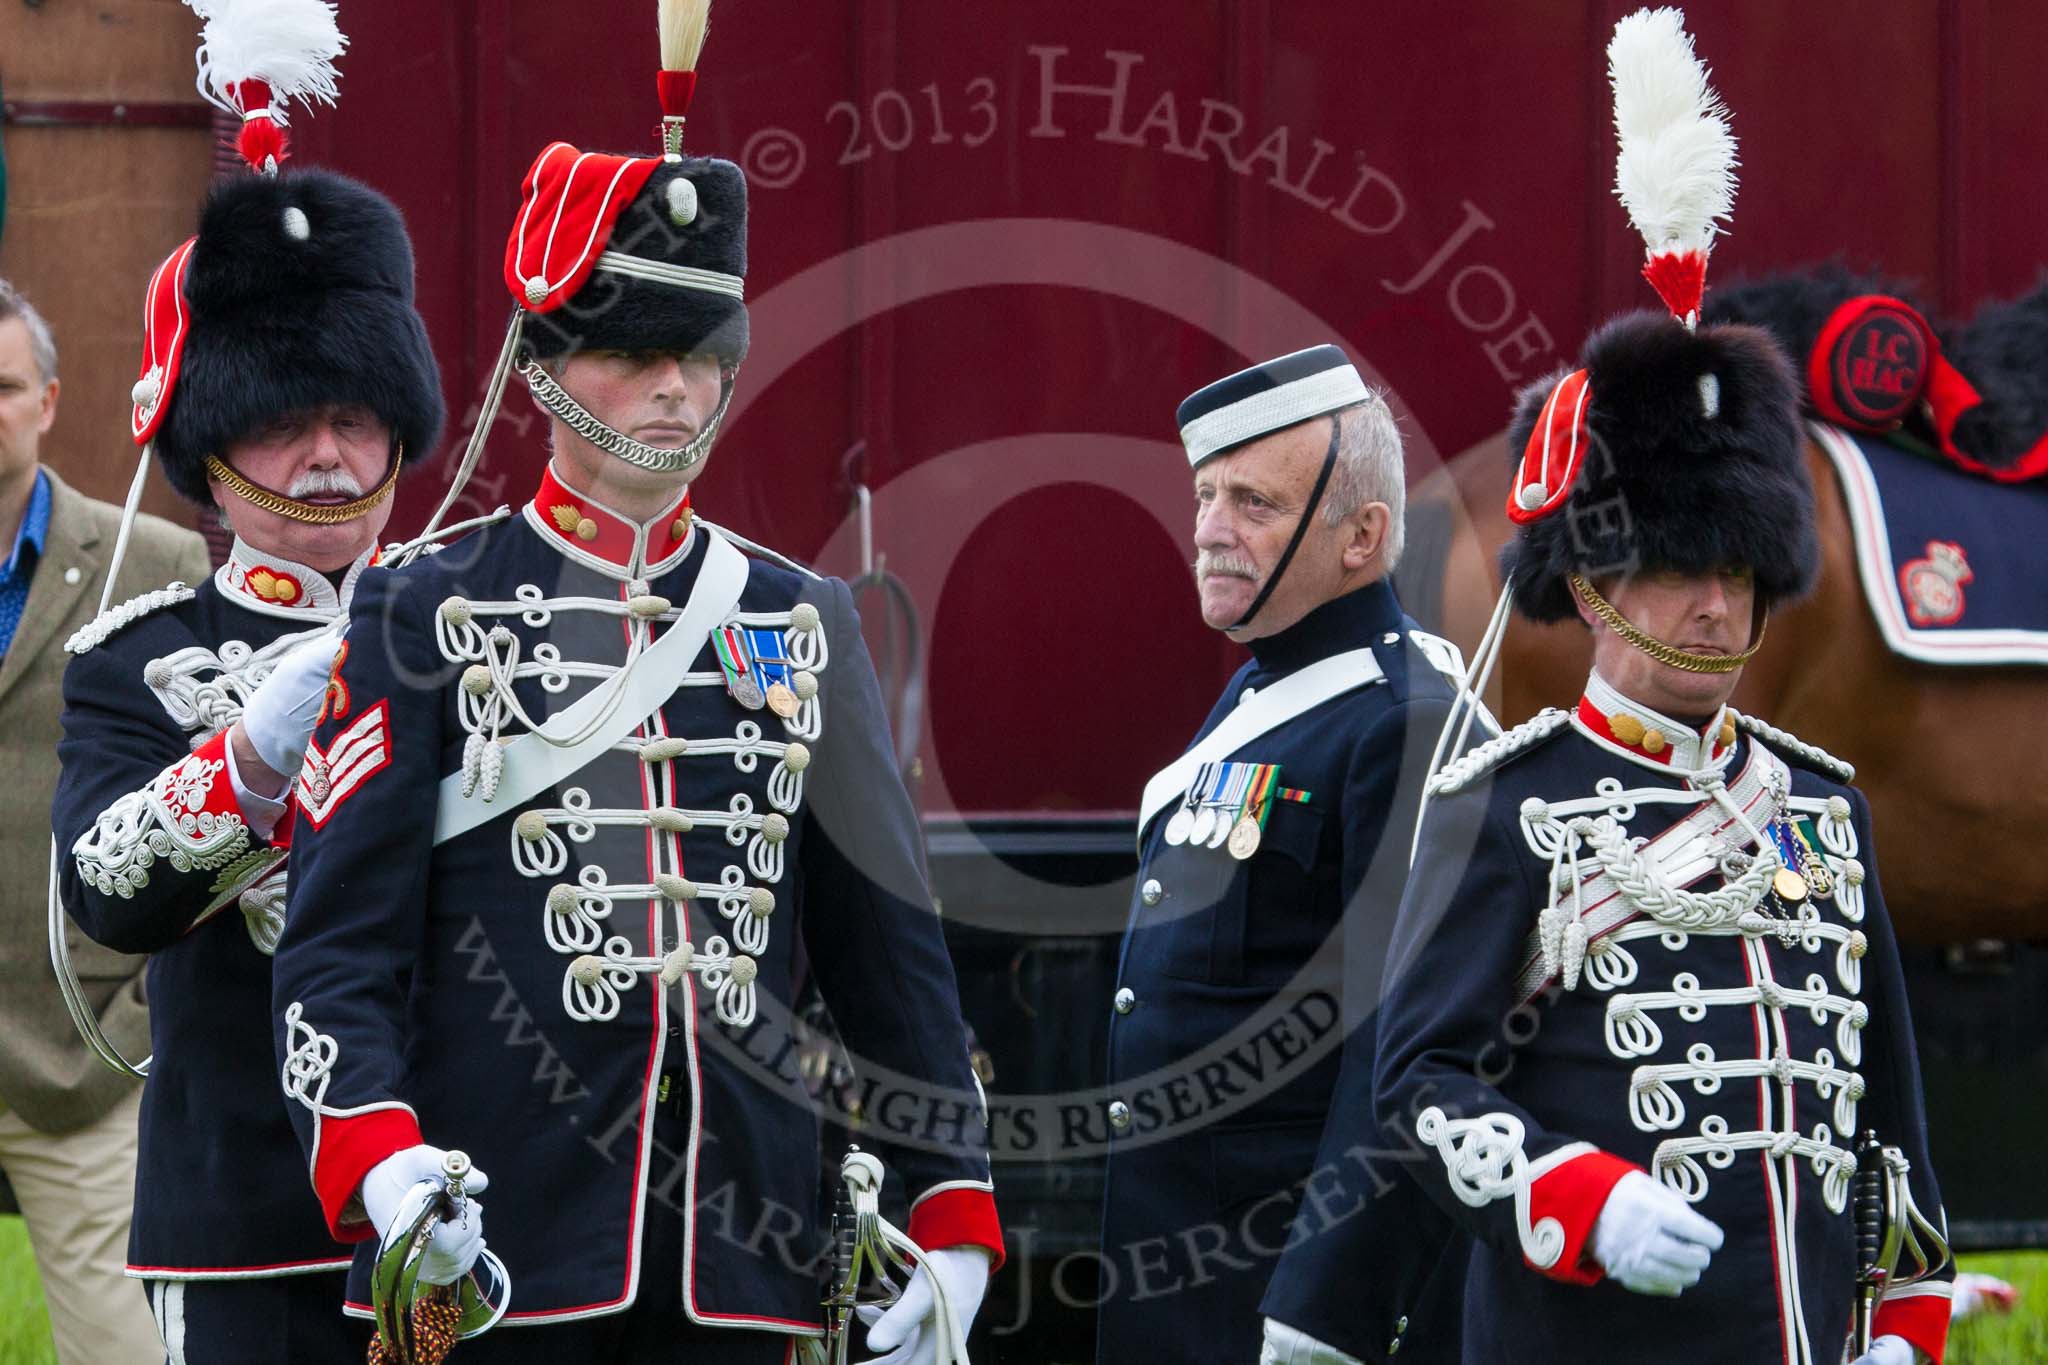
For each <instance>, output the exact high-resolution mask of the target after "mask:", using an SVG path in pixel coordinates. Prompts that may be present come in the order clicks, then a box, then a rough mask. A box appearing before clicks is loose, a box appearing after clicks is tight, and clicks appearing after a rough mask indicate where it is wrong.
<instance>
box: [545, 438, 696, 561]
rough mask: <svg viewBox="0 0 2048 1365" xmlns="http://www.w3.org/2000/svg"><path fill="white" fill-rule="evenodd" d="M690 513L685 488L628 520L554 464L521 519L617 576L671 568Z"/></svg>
mask: <svg viewBox="0 0 2048 1365" xmlns="http://www.w3.org/2000/svg"><path fill="white" fill-rule="evenodd" d="M694 515H695V514H694V513H693V512H692V511H691V509H690V490H689V489H688V488H687V487H686V488H684V489H683V490H682V492H681V493H679V494H678V495H677V496H676V500H675V502H673V503H672V504H670V505H669V507H668V509H667V510H666V511H664V512H663V513H662V514H661V515H660V516H657V517H654V518H651V519H650V520H648V521H645V522H636V521H633V520H632V519H631V518H628V517H625V516H622V515H621V514H619V513H617V512H614V511H613V510H612V509H611V508H609V507H606V506H605V505H604V504H603V503H601V502H599V501H597V500H596V499H595V498H592V497H591V496H590V495H589V494H587V493H581V492H578V491H577V490H576V489H574V488H572V487H570V486H569V485H568V484H567V483H564V482H563V481H562V480H561V479H559V478H557V477H556V476H555V467H554V465H553V464H550V465H548V466H547V468H546V470H545V471H543V473H542V474H541V479H540V488H539V489H538V490H537V491H536V492H535V493H534V495H533V501H532V502H530V503H528V504H527V506H526V519H527V520H528V521H529V522H531V523H533V525H534V527H535V529H537V530H538V531H539V532H540V533H541V535H542V536H543V537H545V538H546V539H547V540H548V541H549V542H550V543H552V544H553V545H554V546H555V547H556V548H557V549H559V550H560V551H561V552H562V553H563V554H566V555H568V556H569V557H570V558H571V559H578V560H582V561H584V562H585V563H588V564H590V565H592V566H593V567H596V568H599V569H603V570H605V571H606V572H608V573H611V574H613V575H615V576H618V577H622V578H623V577H630V578H652V577H654V576H656V575H657V574H659V573H661V572H662V571H664V570H666V569H669V568H671V567H673V566H674V562H675V561H676V560H678V559H680V558H681V557H682V554H683V552H684V551H685V550H686V549H688V548H689V544H690V530H691V523H692V521H693V519H694Z"/></svg>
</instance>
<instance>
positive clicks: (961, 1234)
mask: <svg viewBox="0 0 2048 1365" xmlns="http://www.w3.org/2000/svg"><path fill="white" fill-rule="evenodd" d="M906 1231H908V1232H909V1234H910V1240H911V1241H913V1242H915V1243H917V1244H918V1245H919V1246H921V1247H923V1248H924V1249H925V1250H926V1251H937V1250H939V1249H940V1248H942V1247H958V1246H976V1247H985V1248H987V1249H988V1252H989V1254H990V1255H991V1256H992V1257H994V1259H993V1260H992V1261H990V1262H989V1267H988V1268H989V1273H990V1274H994V1273H995V1272H996V1271H997V1270H998V1269H1000V1268H1001V1266H1002V1264H1003V1225H1002V1223H1001V1222H1000V1221H998V1220H997V1218H996V1197H995V1195H993V1194H991V1193H990V1192H989V1191H987V1190H976V1189H950V1190H940V1191H938V1192H937V1193H936V1194H933V1195H930V1196H929V1197H927V1198H925V1199H923V1200H920V1201H919V1202H918V1205H917V1207H916V1208H914V1209H912V1210H911V1211H910V1227H909V1228H908V1229H906Z"/></svg>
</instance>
